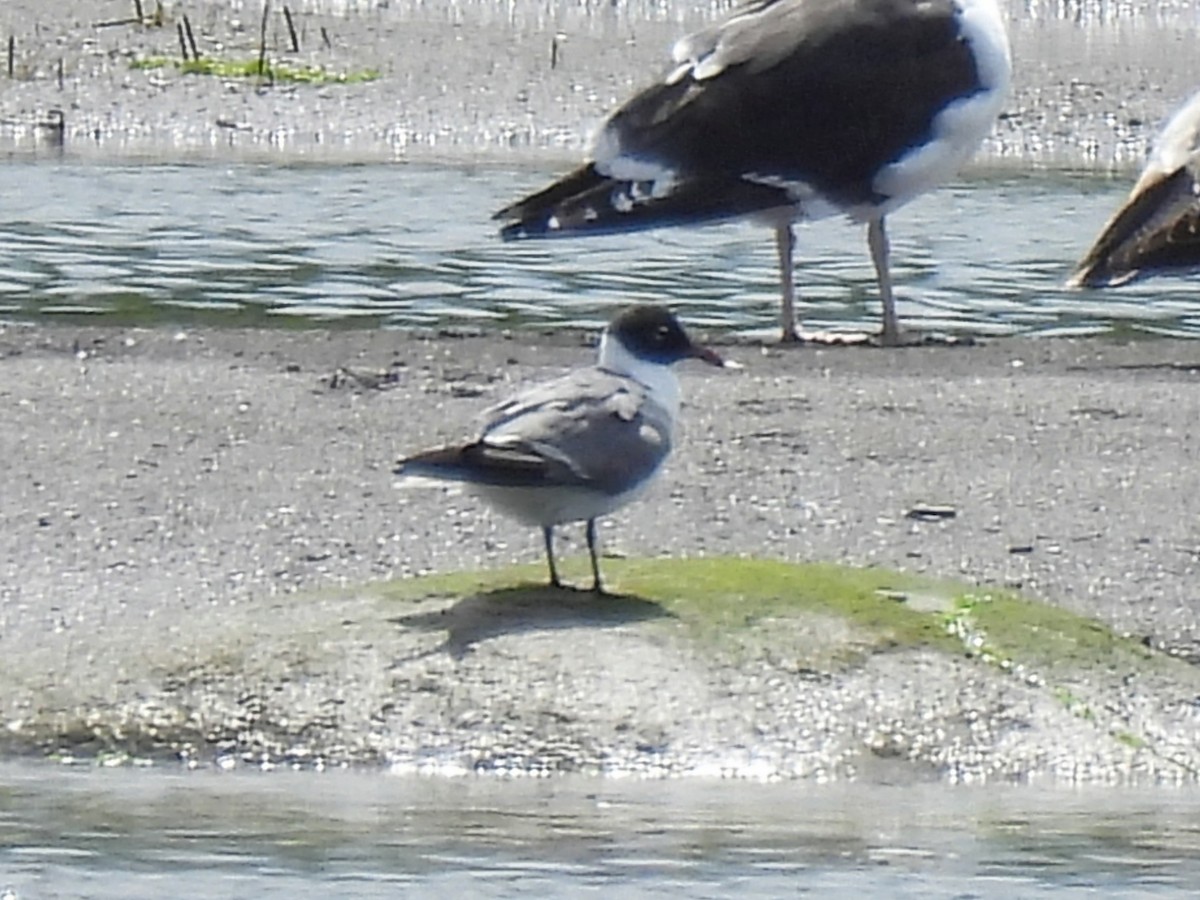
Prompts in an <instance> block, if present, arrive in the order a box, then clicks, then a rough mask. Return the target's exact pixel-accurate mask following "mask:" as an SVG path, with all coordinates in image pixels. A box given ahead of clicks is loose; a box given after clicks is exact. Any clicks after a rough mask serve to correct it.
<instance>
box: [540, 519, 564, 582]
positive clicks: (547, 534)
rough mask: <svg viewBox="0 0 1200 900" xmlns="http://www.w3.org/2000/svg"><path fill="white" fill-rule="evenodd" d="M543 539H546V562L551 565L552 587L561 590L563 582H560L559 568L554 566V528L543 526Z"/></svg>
mask: <svg viewBox="0 0 1200 900" xmlns="http://www.w3.org/2000/svg"><path fill="white" fill-rule="evenodd" d="M542 537H543V538H545V539H546V562H548V563H550V586H551V587H556V588H560V587H562V582H561V581H559V580H558V567H557V566H555V565H554V526H553V525H543V526H542Z"/></svg>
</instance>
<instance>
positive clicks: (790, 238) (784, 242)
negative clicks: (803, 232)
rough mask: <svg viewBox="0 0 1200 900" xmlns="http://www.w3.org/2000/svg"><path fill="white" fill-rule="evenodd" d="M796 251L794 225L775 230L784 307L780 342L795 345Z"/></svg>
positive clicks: (796, 338) (789, 224)
mask: <svg viewBox="0 0 1200 900" xmlns="http://www.w3.org/2000/svg"><path fill="white" fill-rule="evenodd" d="M795 249H796V233H795V232H794V231H793V230H792V223H791V222H788V223H786V224H784V225H779V226H777V227H776V229H775V250H776V251H777V252H778V253H779V286H780V288H781V289H782V292H783V293H782V297H781V302H782V307H781V308H780V312H779V320H780V324H781V325H782V326H783V334H782V336H781V337H780V340H781V341H783V343H785V344H794V343H797V342H798V341H799V340H800V335H799V334H798V333H797V332H796V284H795V281H794V280H793V278H792V268H793V266H792V254H793V253H794V252H795Z"/></svg>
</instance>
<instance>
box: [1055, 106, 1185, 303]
mask: <svg viewBox="0 0 1200 900" xmlns="http://www.w3.org/2000/svg"><path fill="white" fill-rule="evenodd" d="M1197 268H1200V93H1197V94H1195V95H1193V96H1192V98H1191V99H1190V100H1188V102H1187V103H1185V104H1184V105H1183V107H1182V108H1180V109H1179V111H1178V112H1176V113H1175V115H1173V116H1172V117H1171V118H1170V120H1168V122H1167V124H1166V126H1165V127H1164V128H1163V130H1162V133H1161V134H1160V135H1159V136H1158V139H1157V140H1156V141H1155V144H1154V149H1153V151H1152V152H1151V154H1150V158H1149V159H1148V160H1147V162H1146V166H1145V168H1144V169H1142V174H1141V176H1140V177H1139V178H1138V180H1137V183H1136V184H1134V186H1133V190H1131V191H1130V192H1129V196H1128V197H1127V198H1126V200H1125V202H1124V203H1123V204H1122V205H1121V207H1120V209H1118V210H1117V211H1116V213H1114V214H1113V217H1112V218H1111V219H1109V221H1108V224H1107V225H1105V226H1104V229H1103V230H1102V231H1101V232H1100V236H1099V237H1098V238H1097V239H1096V242H1095V243H1094V244H1093V245H1092V247H1091V249H1090V250H1088V252H1087V255H1086V256H1084V258H1083V259H1082V260H1081V261H1080V263H1079V265H1078V266H1077V267H1076V269H1075V272H1074V273H1073V274H1072V275H1071V278H1070V281H1068V286H1070V287H1115V286H1117V285H1121V284H1125V283H1127V282H1130V281H1133V280H1135V279H1137V278H1144V277H1146V276H1149V275H1154V274H1157V273H1161V272H1170V271H1189V270H1195V269H1197Z"/></svg>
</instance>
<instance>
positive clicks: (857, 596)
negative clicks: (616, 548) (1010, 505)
mask: <svg viewBox="0 0 1200 900" xmlns="http://www.w3.org/2000/svg"><path fill="white" fill-rule="evenodd" d="M602 568H603V574H604V576H605V585H606V588H607V589H608V590H609V591H610V592H611V594H610V595H607V596H595V595H592V594H590V592H587V591H553V590H551V589H549V588H547V587H546V586H545V581H544V579H545V570H544V568H543V567H541V566H533V565H531V566H520V567H514V568H508V569H500V570H495V571H491V572H485V573H479V572H472V573H455V574H449V575H435V576H428V577H423V578H417V579H410V580H405V581H398V582H391V583H389V584H387V585H384V586H379V587H378V588H376V589H375V590H377V591H378V593H379V595H380V596H381V597H382V598H386V599H389V600H397V601H413V600H419V599H428V598H433V597H468V596H474V597H481V596H487V597H490V598H491V599H493V600H496V601H499V600H500V599H501V597H502V596H503V597H505V598H506V599H507V600H508V601H509V602H519V601H521V600H523V599H529V598H540V601H541V602H546V601H548V600H550V599H551V598H554V597H561V596H564V595H565V596H573V597H574V598H575V599H574V600H573V601H572V602H573V606H574V608H576V609H593V610H596V611H599V610H603V609H604V608H605V604H618V605H619V604H621V603H628V602H629V600H630V598H637V599H638V600H640V601H643V602H649V603H652V604H656V605H657V606H658V607H660V608H661V609H662V611H663V613H664V614H665V616H664V618H669V619H670V620H671V621H672V623H673V624H674V625H676V626H681V627H682V628H684V629H685V632H686V634H687V635H688V636H690V637H691V638H693V639H695V640H699V641H703V642H705V643H708V644H711V645H714V646H717V647H720V646H722V645H724V646H727V647H729V648H738V649H740V650H741V651H743V652H745V651H747V650H753V649H754V648H755V647H756V646H757V647H761V648H763V649H770V648H771V647H772V645H775V646H778V645H782V644H785V643H786V644H788V648H787V649H788V652H789V653H791V654H792V655H793V656H795V657H796V658H797V662H798V664H804V663H805V662H807V664H808V665H810V666H817V667H832V668H839V667H843V666H845V665H853V664H856V663H859V662H861V661H862V660H863V659H865V658H866V657H867V656H869V655H871V654H873V653H879V652H888V651H893V650H910V649H929V650H934V651H938V652H942V653H948V654H954V655H963V656H967V657H970V658H974V659H978V660H979V661H981V662H982V663H984V664H987V665H990V666H994V667H996V668H998V669H1001V670H1004V671H1015V672H1018V673H1020V672H1028V671H1034V670H1036V671H1037V672H1040V673H1043V674H1049V673H1052V672H1064V671H1068V670H1069V671H1072V672H1079V671H1092V670H1103V671H1117V670H1125V671H1128V670H1144V669H1146V668H1147V667H1148V666H1149V667H1154V666H1158V665H1168V666H1169V665H1170V664H1171V662H1172V661H1171V660H1169V658H1168V657H1165V656H1164V655H1163V654H1161V653H1157V652H1155V651H1153V650H1150V649H1148V648H1147V647H1145V646H1143V645H1142V644H1141V643H1140V642H1139V641H1137V640H1135V639H1133V638H1130V637H1125V636H1122V635H1118V634H1116V633H1115V632H1113V631H1112V629H1110V628H1108V627H1107V626H1105V625H1104V624H1103V623H1101V622H1097V621H1095V620H1093V619H1088V618H1086V617H1083V616H1078V615H1076V614H1074V613H1071V612H1069V611H1067V610H1063V609H1060V608H1058V607H1054V606H1051V605H1049V604H1046V603H1041V602H1038V601H1035V600H1030V599H1027V598H1024V597H1021V596H1020V595H1018V594H1016V593H1014V592H1011V591H1003V590H987V589H981V588H979V587H977V586H974V585H969V584H964V583H961V582H955V581H949V580H939V579H933V578H927V577H922V576H918V575H911V574H907V573H901V572H895V571H889V570H886V569H875V568H865V569H864V568H854V567H849V566H839V565H834V564H829V563H806V564H793V563H786V562H778V561H773V560H762V559H753V558H742V557H708V558H696V559H642V560H637V559H635V560H604V563H603V567H602ZM564 571H565V572H566V574H567V577H568V578H573V579H576V583H580V584H585V585H586V584H588V583H589V582H590V579H589V578H588V577H587V574H586V572H587V569H586V564H585V563H583V562H582V561H580V560H571V561H568V562H567V563H566V564H565V565H564ZM613 611H614V612H615V611H616V610H615V609H614V610H613ZM801 626H803V627H801ZM739 655H740V654H739Z"/></svg>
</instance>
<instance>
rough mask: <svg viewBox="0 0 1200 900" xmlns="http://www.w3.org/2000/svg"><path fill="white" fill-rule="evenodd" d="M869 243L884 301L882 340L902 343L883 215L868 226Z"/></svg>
mask: <svg viewBox="0 0 1200 900" xmlns="http://www.w3.org/2000/svg"><path fill="white" fill-rule="evenodd" d="M867 244H868V245H869V246H870V248H871V261H872V262H873V263H875V275H876V277H877V278H878V279H879V298H880V300H881V301H882V302H883V334H882V336H881V338H880V342H881V343H882V344H883V346H885V347H895V346H896V345H897V344H899V343H900V323H899V322H897V320H896V298H895V297H894V296H893V294H892V268H891V264H890V263H889V261H888V252H889V248H888V237H887V229H886V228H885V227H884V224H883V217H882V216H880V217H879V218H878V219H872V220H871V224H870V225H868V226H867Z"/></svg>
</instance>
